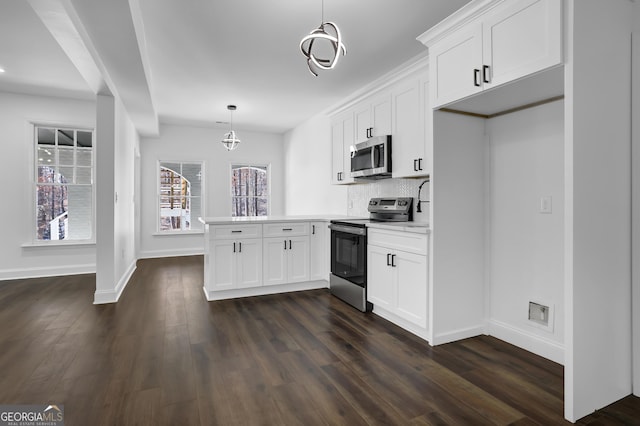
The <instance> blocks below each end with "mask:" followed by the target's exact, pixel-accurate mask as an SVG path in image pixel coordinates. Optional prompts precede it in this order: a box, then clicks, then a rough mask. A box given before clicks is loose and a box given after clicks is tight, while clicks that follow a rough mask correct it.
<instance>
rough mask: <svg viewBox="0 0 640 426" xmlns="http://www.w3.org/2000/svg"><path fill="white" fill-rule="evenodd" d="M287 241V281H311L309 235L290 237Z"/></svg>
mask: <svg viewBox="0 0 640 426" xmlns="http://www.w3.org/2000/svg"><path fill="white" fill-rule="evenodd" d="M287 241H288V242H289V243H288V245H287V282H290V283H298V282H303V281H309V237H308V236H304V237H289V238H288V239H287Z"/></svg>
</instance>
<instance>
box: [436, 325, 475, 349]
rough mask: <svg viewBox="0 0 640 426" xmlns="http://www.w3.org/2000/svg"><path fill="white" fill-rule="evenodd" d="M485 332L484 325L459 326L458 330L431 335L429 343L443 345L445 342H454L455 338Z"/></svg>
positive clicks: (468, 336)
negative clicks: (431, 338) (431, 339)
mask: <svg viewBox="0 0 640 426" xmlns="http://www.w3.org/2000/svg"><path fill="white" fill-rule="evenodd" d="M482 334H485V327H484V325H475V326H473V327H467V328H460V329H458V330H453V331H447V332H446V333H439V334H437V335H434V336H433V341H432V342H431V345H433V346H436V345H443V344H445V343H450V342H455V341H456V340H462V339H468V338H470V337H476V336H480V335H482Z"/></svg>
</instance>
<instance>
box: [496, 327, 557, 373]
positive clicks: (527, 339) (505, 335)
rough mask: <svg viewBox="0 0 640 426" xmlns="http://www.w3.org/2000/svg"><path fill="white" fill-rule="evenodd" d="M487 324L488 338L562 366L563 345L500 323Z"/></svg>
mask: <svg viewBox="0 0 640 426" xmlns="http://www.w3.org/2000/svg"><path fill="white" fill-rule="evenodd" d="M487 324H488V327H487V328H488V330H487V331H488V333H487V334H489V335H490V336H493V337H496V338H498V339H500V340H504V341H505V342H507V343H511V344H512V345H514V346H517V347H519V348H522V349H525V350H527V351H529V352H533V353H534V354H536V355H539V356H541V357H543V358H547V359H550V360H551V361H554V362H557V363H558V364H562V365H564V345H563V344H561V343H558V342H556V341H553V340H551V339H546V338H544V337H542V336H539V335H536V334H533V333H529V332H527V331H526V330H523V329H520V328H516V327H513V326H512V325H509V324H506V323H503V322H501V321H496V320H489V321H488V322H487Z"/></svg>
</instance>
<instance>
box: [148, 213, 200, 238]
mask: <svg viewBox="0 0 640 426" xmlns="http://www.w3.org/2000/svg"><path fill="white" fill-rule="evenodd" d="M200 219H201V218H200V217H199V218H198V222H200V223H202V221H201V220H200ZM151 235H152V236H154V237H175V236H178V235H182V236H184V235H204V229H202V230H200V229H198V230H191V231H164V232H153V233H151Z"/></svg>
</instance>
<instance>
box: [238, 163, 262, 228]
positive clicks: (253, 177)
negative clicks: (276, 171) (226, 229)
mask: <svg viewBox="0 0 640 426" xmlns="http://www.w3.org/2000/svg"><path fill="white" fill-rule="evenodd" d="M268 214H269V173H268V166H248V165H232V166H231V216H267V215H268Z"/></svg>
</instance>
